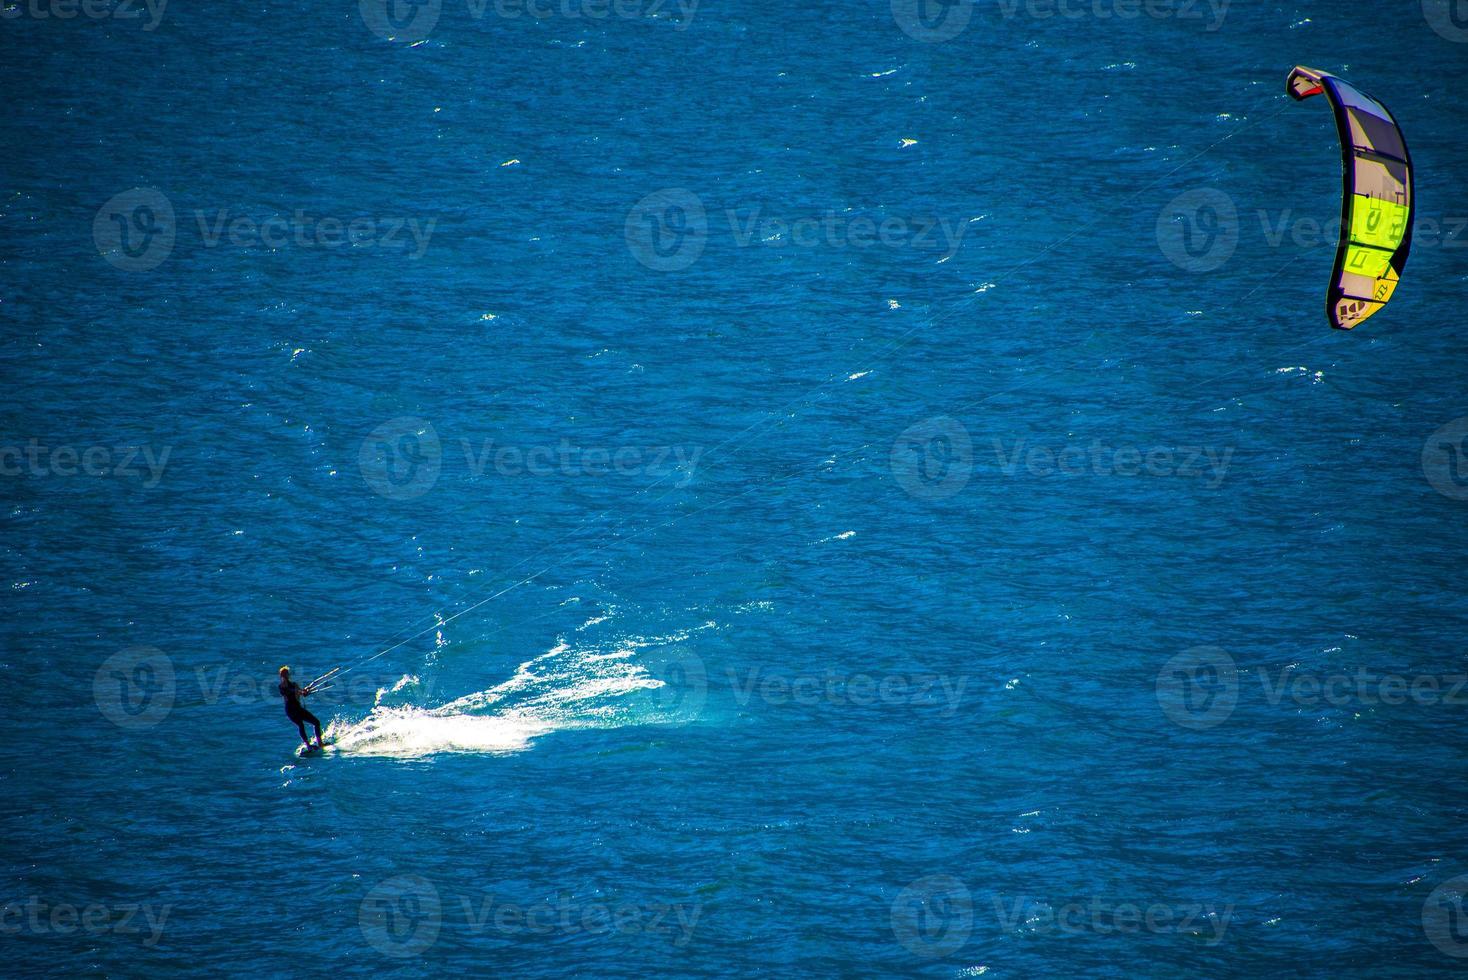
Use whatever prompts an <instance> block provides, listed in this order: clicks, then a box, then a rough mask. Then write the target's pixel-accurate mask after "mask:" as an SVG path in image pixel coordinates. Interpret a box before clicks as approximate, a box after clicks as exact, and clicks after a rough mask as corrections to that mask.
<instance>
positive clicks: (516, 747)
mask: <svg viewBox="0 0 1468 980" xmlns="http://www.w3.org/2000/svg"><path fill="white" fill-rule="evenodd" d="M712 626H713V624H705V625H704V626H701V627H698V629H707V628H710V627H712ZM688 635H689V634H688V633H679V634H675V635H673V636H667V637H653V638H631V639H623V640H620V641H619V642H618V643H616V644H614V645H612V646H611V647H609V648H603V649H597V648H595V647H592V648H583V647H572V646H570V645H569V644H567V643H566V642H565V641H561V642H560V643H558V644H557V645H556V646H555V647H553V648H551V649H550V650H548V651H546V652H545V653H543V654H541V655H540V656H538V657H536V658H534V659H532V660H529V661H526V662H525V663H523V664H521V665H520V666H519V667H518V668H517V669H516V671H515V673H514V675H513V676H511V677H510V678H509V679H508V680H506V681H504V682H503V683H501V684H497V685H495V686H494V687H491V688H489V689H488V690H484V691H476V692H474V693H472V694H467V695H464V696H463V697H459V698H456V699H454V700H452V701H449V702H447V703H445V704H442V705H439V706H437V707H424V706H422V705H421V704H414V703H412V702H413V701H415V700H418V699H426V698H427V696H428V694H427V692H426V691H425V685H424V684H423V683H422V682H421V681H420V680H419V678H418V677H417V676H415V675H406V676H404V677H403V678H402V679H400V680H399V681H398V682H397V683H396V684H394V685H393V686H392V687H391V688H383V689H380V690H379V691H378V692H377V696H376V699H375V703H374V705H373V708H372V710H371V712H370V713H369V714H368V715H367V717H366V718H363V719H360V720H357V721H350V720H347V719H343V718H339V717H338V718H333V719H332V720H331V721H330V723H329V724H328V725H327V728H326V732H327V737H328V739H329V740H330V741H331V742H332V743H333V744H331V745H329V746H328V751H329V752H331V753H333V754H336V755H356V756H381V757H389V758H419V757H423V756H428V755H440V754H447V753H510V752H522V751H525V750H526V749H528V748H529V747H530V745H531V743H532V742H533V741H534V740H535V739H536V738H539V737H541V736H543V735H547V734H549V733H551V732H558V731H572V730H577V729H593V728H620V727H624V726H628V725H656V724H667V723H670V722H673V721H676V720H680V718H682V720H687V719H686V711H685V708H686V698H684V697H683V694H682V692H679V691H675V690H671V689H670V688H669V686H668V681H667V680H664V679H661V678H660V677H659V676H656V675H655V674H654V672H653V671H651V670H649V665H648V664H647V663H644V662H642V661H641V660H640V659H639V657H638V654H639V651H641V650H643V649H646V648H652V647H675V646H676V645H677V644H678V643H680V642H681V641H682V640H684V639H686V638H687V636H688ZM686 656H687V655H686V654H683V653H678V654H675V656H674V657H672V658H663V661H664V662H672V663H677V662H679V661H680V659H682V658H685V657H686ZM653 660H654V661H656V660H657V658H653ZM654 669H656V668H654ZM663 673H666V672H663ZM680 676H681V675H680ZM675 683H676V680H675Z"/></svg>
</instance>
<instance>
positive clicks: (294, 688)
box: [280, 677, 321, 745]
mask: <svg viewBox="0 0 1468 980" xmlns="http://www.w3.org/2000/svg"><path fill="white" fill-rule="evenodd" d="M280 696H281V697H283V698H285V716H286V717H287V718H289V719H290V720H291V721H293V722H295V723H296V728H298V729H300V731H301V741H303V742H305V743H306V744H307V745H310V744H311V740H310V739H309V738H307V737H306V724H305V723H306V722H308V721H309V722H310V723H311V727H312V728H315V729H316V741H317V742H320V741H321V722H320V720H318V719H317V717H316V716H315V715H313V714H311V712H309V711H307V710H306V709H305V708H303V707H301V685H299V684H297V683H296V682H295V681H292V680H287V679H286V678H284V677H282V678H281V679H280Z"/></svg>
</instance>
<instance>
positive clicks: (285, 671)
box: [280, 667, 291, 677]
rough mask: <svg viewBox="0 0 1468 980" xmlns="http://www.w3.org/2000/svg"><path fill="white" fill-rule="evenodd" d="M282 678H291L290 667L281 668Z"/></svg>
mask: <svg viewBox="0 0 1468 980" xmlns="http://www.w3.org/2000/svg"><path fill="white" fill-rule="evenodd" d="M280 676H281V677H289V676H291V669H290V668H289V667H282V668H280Z"/></svg>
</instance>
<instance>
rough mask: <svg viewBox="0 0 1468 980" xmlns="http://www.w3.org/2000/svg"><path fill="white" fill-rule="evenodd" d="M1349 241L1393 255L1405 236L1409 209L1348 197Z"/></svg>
mask: <svg viewBox="0 0 1468 980" xmlns="http://www.w3.org/2000/svg"><path fill="white" fill-rule="evenodd" d="M1351 202H1352V204H1351V241H1353V242H1358V243H1360V244H1362V245H1372V246H1375V247H1376V248H1383V249H1386V250H1387V251H1388V252H1395V251H1396V250H1397V246H1398V245H1401V244H1402V238H1403V236H1405V235H1406V234H1407V219H1408V218H1409V217H1410V209H1408V208H1406V207H1404V206H1403V205H1400V204H1396V203H1394V202H1392V201H1380V200H1377V199H1376V198H1374V197H1367V196H1366V195H1364V194H1355V195H1353V196H1352V197H1351Z"/></svg>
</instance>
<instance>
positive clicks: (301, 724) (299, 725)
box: [291, 718, 319, 747]
mask: <svg viewBox="0 0 1468 980" xmlns="http://www.w3.org/2000/svg"><path fill="white" fill-rule="evenodd" d="M291 721H293V722H295V723H296V730H297V731H298V732H300V733H301V741H303V742H305V743H306V745H307V746H308V747H309V746H310V744H311V740H310V739H309V738H307V737H306V723H305V722H306V719H305V718H292V719H291ZM318 731H319V729H318Z"/></svg>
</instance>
